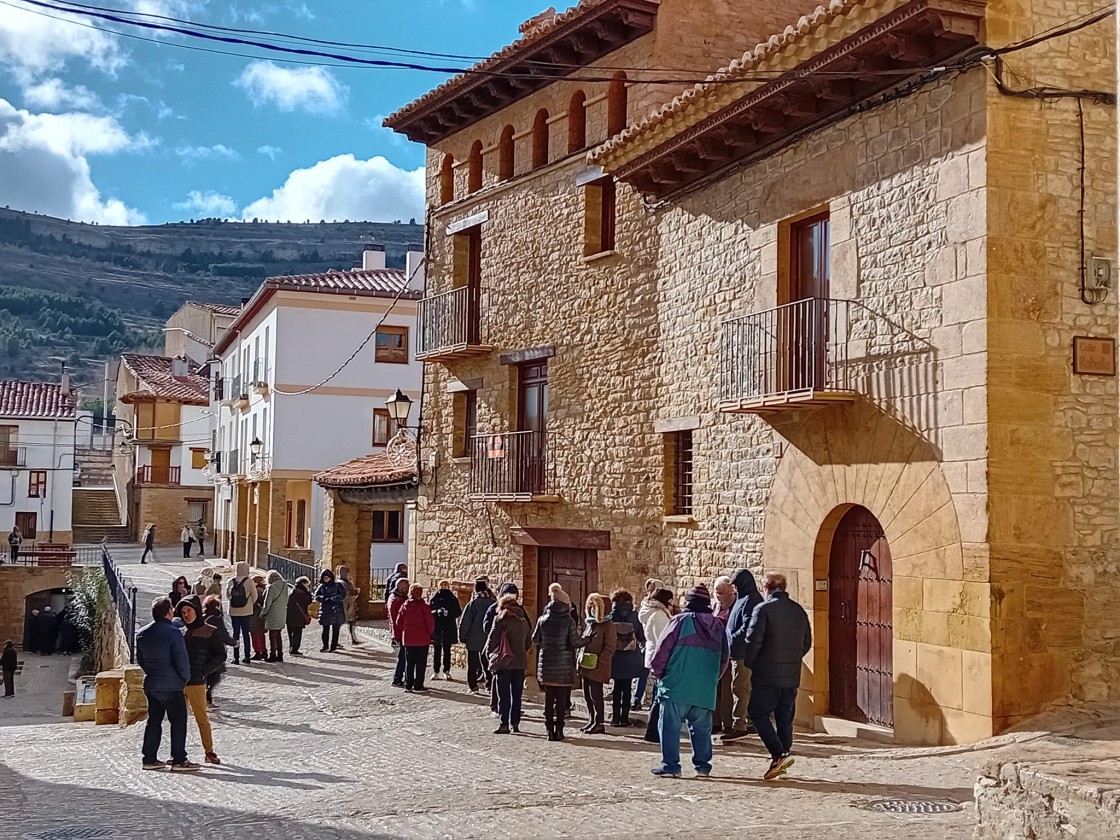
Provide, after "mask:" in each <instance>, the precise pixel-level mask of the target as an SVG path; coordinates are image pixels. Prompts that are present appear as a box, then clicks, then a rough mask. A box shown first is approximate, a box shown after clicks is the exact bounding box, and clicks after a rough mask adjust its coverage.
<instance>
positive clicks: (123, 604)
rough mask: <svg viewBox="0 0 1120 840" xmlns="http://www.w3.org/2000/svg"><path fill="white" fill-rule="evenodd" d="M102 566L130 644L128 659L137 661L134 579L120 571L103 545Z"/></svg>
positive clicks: (130, 661)
mask: <svg viewBox="0 0 1120 840" xmlns="http://www.w3.org/2000/svg"><path fill="white" fill-rule="evenodd" d="M101 568H102V570H103V571H104V572H105V580H106V581H108V583H109V593H110V594H111V595H112V596H113V601H114V602H115V603H116V605H117V616H118V617H119V618H120V620H121V630H123V631H124V638H125V642H126V643H127V644H128V661H129V663H134V662H136V587H135V586H133V584H132V581H130V580H129V579H128V578H126V577H125V576H124V575H122V574H121V573H120V570H119V569H118V568H117V564H116V563H114V562H113V558H112V556H111V555H110V554H109V549H108V547H106V546H101Z"/></svg>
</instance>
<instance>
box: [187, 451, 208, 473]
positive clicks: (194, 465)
mask: <svg viewBox="0 0 1120 840" xmlns="http://www.w3.org/2000/svg"><path fill="white" fill-rule="evenodd" d="M199 457H201V458H202V466H201V467H200V466H199V465H198V459H199ZM208 463H209V459H207V457H206V450H205V449H199V448H198V447H196V446H192V447H191V469H192V470H204V469H206V465H207V464H208Z"/></svg>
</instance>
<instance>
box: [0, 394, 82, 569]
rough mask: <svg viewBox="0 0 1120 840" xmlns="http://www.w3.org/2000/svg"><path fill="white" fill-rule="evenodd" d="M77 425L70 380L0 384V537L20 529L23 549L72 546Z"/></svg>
mask: <svg viewBox="0 0 1120 840" xmlns="http://www.w3.org/2000/svg"><path fill="white" fill-rule="evenodd" d="M76 421H77V413H76V411H75V405H74V396H73V393H72V392H71V390H70V383H69V377H67V376H65V375H64V376H63V378H62V384H61V385H59V384H57V383H51V382H18V381H12V380H3V381H0V533H2V534H3V535H4V536H5V537H6V535H7V534H8V533H9V532H10V531H11V530H12V527H13V526H19V529H20V531H21V532H22V533H23V538H24V548H25V549H27V548H31V547H32V546H33V545H35V544H37V543H69V542H71V541H72V528H71V517H72V509H73V502H72V496H73V489H74V432H75V426H76ZM3 549H4V551H5V552H6V551H7V540H6V539H5V540H4V541H3Z"/></svg>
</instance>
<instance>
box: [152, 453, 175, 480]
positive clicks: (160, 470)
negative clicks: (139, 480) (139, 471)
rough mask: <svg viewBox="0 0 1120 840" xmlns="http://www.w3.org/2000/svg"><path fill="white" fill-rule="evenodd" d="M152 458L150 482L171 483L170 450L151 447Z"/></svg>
mask: <svg viewBox="0 0 1120 840" xmlns="http://www.w3.org/2000/svg"><path fill="white" fill-rule="evenodd" d="M149 452H151V459H152V477H151V483H152V484H170V483H171V450H170V449H151V450H149Z"/></svg>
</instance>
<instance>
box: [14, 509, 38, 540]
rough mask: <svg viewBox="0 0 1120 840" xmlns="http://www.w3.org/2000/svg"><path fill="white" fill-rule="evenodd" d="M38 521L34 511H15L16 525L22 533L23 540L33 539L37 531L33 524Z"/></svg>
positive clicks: (36, 535)
mask: <svg viewBox="0 0 1120 840" xmlns="http://www.w3.org/2000/svg"><path fill="white" fill-rule="evenodd" d="M38 522H39V517H38V516H37V515H36V514H34V513H17V514H16V527H17V528H19V532H20V533H21V534H23V538H24V539H25V540H33V539H36V538H37V537H38V532H37V531H36V529H35V526H36V525H37V524H38Z"/></svg>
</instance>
